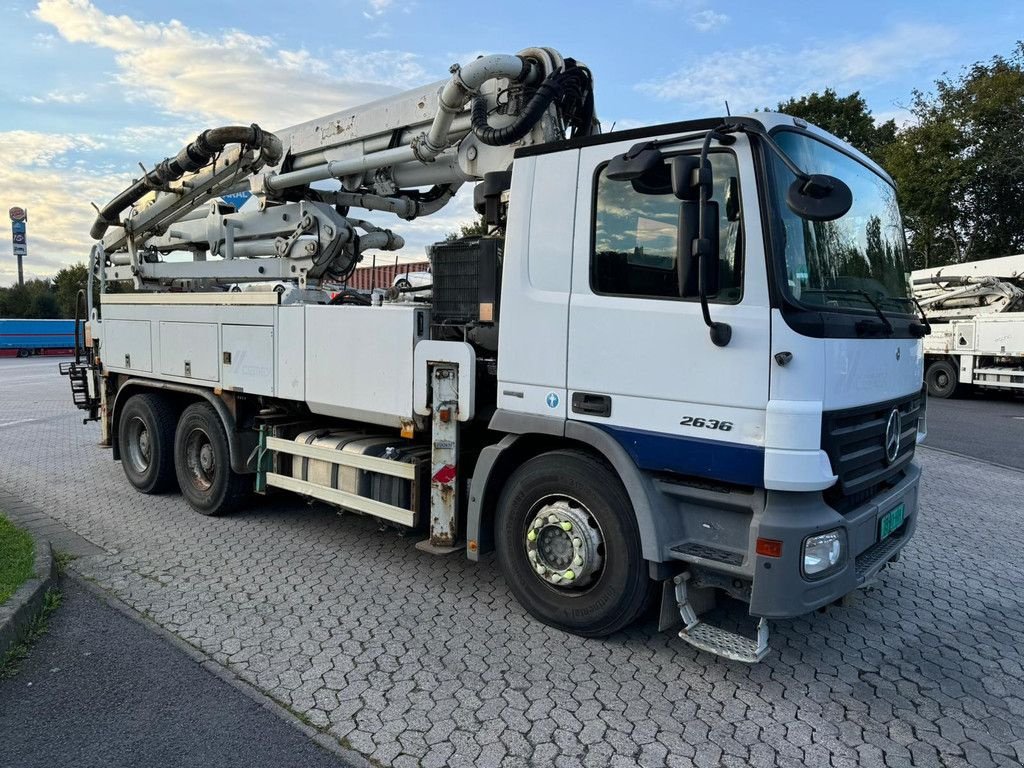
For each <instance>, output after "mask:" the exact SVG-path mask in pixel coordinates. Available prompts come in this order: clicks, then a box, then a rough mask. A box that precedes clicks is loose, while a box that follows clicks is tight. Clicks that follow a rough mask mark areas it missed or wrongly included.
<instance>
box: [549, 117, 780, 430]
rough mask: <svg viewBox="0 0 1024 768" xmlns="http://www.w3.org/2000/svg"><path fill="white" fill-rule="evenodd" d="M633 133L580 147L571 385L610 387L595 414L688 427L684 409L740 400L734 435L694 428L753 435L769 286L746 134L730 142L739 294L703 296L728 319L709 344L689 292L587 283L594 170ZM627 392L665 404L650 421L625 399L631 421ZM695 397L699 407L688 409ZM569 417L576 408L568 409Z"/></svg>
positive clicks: (763, 389)
mask: <svg viewBox="0 0 1024 768" xmlns="http://www.w3.org/2000/svg"><path fill="white" fill-rule="evenodd" d="M633 143H635V142H623V143H619V144H607V145H598V146H595V147H586V148H584V149H583V150H582V152H581V156H580V174H579V177H580V178H579V190H578V193H577V194H578V197H577V202H576V239H575V243H574V249H573V253H574V262H573V275H572V306H571V313H570V336H569V365H568V389H569V394H570V395H571V394H572V393H573V392H574V391H581V390H582V391H586V392H596V393H601V394H607V395H610V396H611V397H612V415H611V417H610V418H609V419H604V420H603V421H604V422H605V423H609V424H614V425H616V426H624V427H634V428H640V429H647V430H651V429H654V430H657V431H659V432H665V433H674V434H683V433H686V432H687V430H686V428H685V427H682V428H681V425H680V423H679V422H680V417H682V416H686V415H694V416H697V417H704V416H705V415H707V417H709V418H717V417H716V415H715V414H716V413H717V412H718V411H719V410H725V411H731V410H733V409H738V410H739V411H742V412H745V413H747V414H748V415H747V416H745V417H743V419H742V420H743V422H744V423H745V424H747V425H749V428H748V429H744V430H742V431H738V432H737V434H735V435H733V434H730V433H725V432H722V433H721V434H717V435H712V434H708V433H707V432H706V431H705V433H704V434H702V435H701V437H704V438H714V439H716V440H722V441H726V442H738V441H742V442H747V443H748V444H754V445H761V444H762V442H763V437H762V428H763V420H764V408H765V405H766V403H767V400H768V360H769V356H768V350H769V322H768V295H767V278H766V274H765V258H764V247H763V243H762V239H761V223H760V216H759V213H758V206H757V198H756V190H757V185H756V180H755V177H754V171H753V167H752V164H751V161H750V156H749V152H748V149H747V140H746V138H745V137H739V138H738V139H737V141H736V144H735V145H734V147H733V148H734V150H735V152H736V157H737V168H738V172H739V183H740V188H741V190H742V194H743V217H744V241H745V243H744V251H745V253H744V267H743V298H742V300H741V301H740V303H738V304H724V303H721V304H720V303H712V304H711V316H712V319H714V320H719V321H723V322H726V323H729V324H730V325H731V326H732V341H731V342H730V343H729V345H728V346H726V347H716V346H715V345H714V344H713V343H712V342H711V340H710V338H709V336H708V330H707V328H706V326H705V325H704V322H703V319H702V317H701V309H700V304H699V303H698V302H697V301H680V300H674V299H668V298H664V299H653V298H640V297H635V296H614V295H601V294H597V293H595V292H594V291H593V289H592V287H591V268H590V261H591V239H592V235H591V229H592V227H593V224H592V221H593V210H592V209H593V195H594V192H593V185H594V175H595V172H596V169H597V168H598V167H599V166H600V165H601V164H602V163H603V162H605V161H607V160H608V159H610V158H611V157H613V156H614V155H616V154H618V153H620V152H624V151H626V150H627V149H629V147H630V146H631V145H632V144H633ZM625 395H629V396H631V397H632V398H637V399H645V400H648V401H649V406H650V409H651V410H650V413H651V414H653V413H655V412H657V411H660V410H661V406H662V405H666V404H672V407H670V408H668V410H667V411H666V412H665V413H664V414H663V415H662V417H661V418H659V419H658V423H657V424H655V423H651V422H652V420H651V419H642V418H641V414H642V413H643V412H644V409H638V410H635V411H634V409H633V408H630V411H629V413H630V414H631V415H630V416H629V418H628V421H629V422H635V423H626V422H624V421H623V418H625V417H626V412H625V411H624V410H619V411H616V408H615V404H616V403H617V402H618V401H619V400H620V399H623V396H625ZM697 404H705V405H706V406H707V408H705V409H704V410H700V409H699V408H698V409H696V410H694V408H693V406H694V405H697ZM691 411H694V412H693V413H691ZM705 412H706V413H705ZM669 413H671V416H669ZM570 418H583V417H580V416H578V415H576V414H572V415H571V416H570ZM737 418H739V417H737ZM587 420H591V421H595V423H597V422H600V421H601V420H600V419H593V418H588V419H587ZM641 421H643V422H645V423H642V424H641V423H640V422H641ZM694 436H697V435H696V434H695V435H694Z"/></svg>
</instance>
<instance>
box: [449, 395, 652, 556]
mask: <svg viewBox="0 0 1024 768" xmlns="http://www.w3.org/2000/svg"><path fill="white" fill-rule="evenodd" d="M490 426H491V429H493V430H496V431H501V432H505V436H504V437H503V438H502V439H501V440H500V441H499V442H497V443H495V444H493V445H488V446H487V447H485V448H484V449H483V450H482V451H481V452H480V456H479V457H478V459H477V462H476V466H475V467H474V470H473V478H472V482H471V484H470V490H469V503H468V505H467V514H466V517H467V519H466V539H467V555H468V557H469V559H470V560H474V561H475V560H479V558H480V555H481V554H483V553H485V552H489V551H491V550H492V549H493V548H494V514H495V509H496V507H497V504H498V497H499V496H500V494H501V491H502V489H503V488H504V486H505V482H506V481H507V480H508V478H509V477H510V476H511V475H512V473H513V472H514V471H515V470H516V469H517V468H518V467H519V466H521V465H522V464H523V462H525V461H527V460H529V459H531V458H533V457H535V456H537V455H539V454H542V453H547V452H549V451H554V450H559V449H566V448H568V449H573V450H579V451H583V452H585V453H588V454H590V455H592V456H595V457H597V458H599V459H602V460H603V461H605V462H606V463H607V464H608V465H609V466H610V467H611V468H612V470H613V471H614V472H615V474H616V475H617V476H618V478H619V480H620V481H621V482H622V485H623V487H624V488H625V489H626V495H627V496H628V497H629V500H630V503H631V505H632V507H633V515H634V517H635V518H636V524H637V529H638V530H639V532H640V542H641V547H642V550H643V555H644V558H645V559H646V560H648V561H649V562H651V563H659V562H662V561H664V559H665V558H664V556H663V554H662V549H663V546H662V545H663V543H664V541H665V536H664V535H663V532H662V530H661V526H660V525H659V524H658V521H659V518H660V517H661V516H660V515H658V514H657V509H658V503H657V496H656V494H655V492H654V489H653V488H652V486H651V484H650V481H649V480H648V479H647V478H646V477H645V476H644V475H643V473H641V472H640V470H639V469H638V468H637V466H636V464H635V463H634V462H633V460H632V459H631V458H630V456H629V454H627V453H626V451H625V450H624V449H623V448H622V446H621V445H619V444H618V443H617V442H616V441H615V439H614V438H612V437H611V435H609V434H608V433H606V432H605V431H604V430H602V429H600V428H599V427H596V426H594V425H592V424H588V423H586V422H579V421H562V420H560V419H551V418H548V417H544V416H530V415H524V414H510V413H508V412H503V411H498V412H497V413H496V414H495V416H494V417H493V418H492V420H491V424H490Z"/></svg>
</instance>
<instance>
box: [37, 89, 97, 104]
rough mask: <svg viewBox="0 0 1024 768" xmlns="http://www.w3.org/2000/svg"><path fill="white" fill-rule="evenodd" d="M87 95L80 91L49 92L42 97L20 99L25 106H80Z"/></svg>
mask: <svg viewBox="0 0 1024 768" xmlns="http://www.w3.org/2000/svg"><path fill="white" fill-rule="evenodd" d="M88 98H89V95H88V94H86V93H82V92H81V91H73V92H72V91H50V92H49V93H44V94H43V95H42V96H25V97H23V98H22V99H21V101H22V103H25V104H81V103H82V102H83V101H85V100H86V99H88Z"/></svg>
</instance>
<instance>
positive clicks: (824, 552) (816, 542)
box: [804, 529, 846, 576]
mask: <svg viewBox="0 0 1024 768" xmlns="http://www.w3.org/2000/svg"><path fill="white" fill-rule="evenodd" d="M845 538H846V537H845V535H844V534H843V531H842V530H838V529H837V530H835V531H829V532H828V533H820V534H818V535H817V536H809V537H808V538H806V539H805V540H804V575H805V576H821V575H822V574H823V573H827V572H828V571H830V570H832V569H833V568H835V567H836V566H837V565H839V563H840V562H842V559H843V549H844V544H845V541H844V539H845Z"/></svg>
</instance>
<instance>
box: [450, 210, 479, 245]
mask: <svg viewBox="0 0 1024 768" xmlns="http://www.w3.org/2000/svg"><path fill="white" fill-rule="evenodd" d="M486 234H487V222H486V221H484V217H483V216H481V217H480V218H479V219H477V220H476V221H471V222H469V223H467V224H462V225H461V226H460V227H459V229H458V231H457V232H449V233H448V234H447V235H445V236H444V240H445V242H446V243H450V242H452V241H453V240H459V239H461V238H463V237H481V236H483V235H486Z"/></svg>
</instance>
